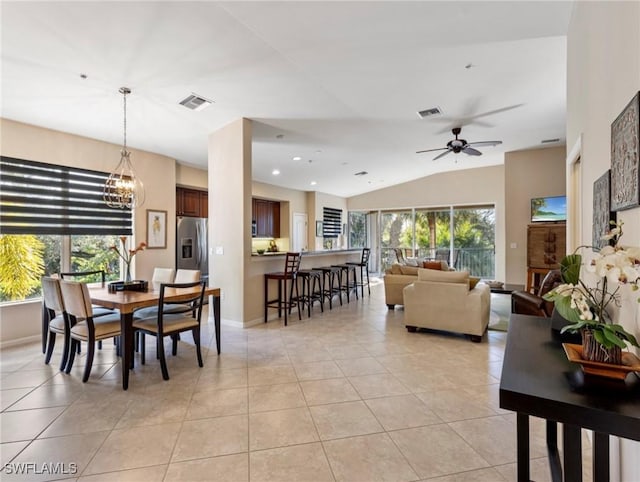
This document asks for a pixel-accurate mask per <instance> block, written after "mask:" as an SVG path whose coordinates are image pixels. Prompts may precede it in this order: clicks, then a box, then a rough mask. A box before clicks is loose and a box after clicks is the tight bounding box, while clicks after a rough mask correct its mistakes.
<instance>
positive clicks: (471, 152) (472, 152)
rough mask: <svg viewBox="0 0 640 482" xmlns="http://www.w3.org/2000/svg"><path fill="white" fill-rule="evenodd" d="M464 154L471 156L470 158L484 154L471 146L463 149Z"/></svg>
mask: <svg viewBox="0 0 640 482" xmlns="http://www.w3.org/2000/svg"><path fill="white" fill-rule="evenodd" d="M462 152H464V153H465V154H469V155H470V156H481V155H482V152H480V151H478V150H476V149H474V148H473V147H469V144H467V145H466V147H465V148H464V149H462Z"/></svg>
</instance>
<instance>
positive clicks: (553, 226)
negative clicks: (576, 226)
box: [526, 223, 567, 292]
mask: <svg viewBox="0 0 640 482" xmlns="http://www.w3.org/2000/svg"><path fill="white" fill-rule="evenodd" d="M566 233H567V226H566V224H565V223H532V224H529V226H528V227H527V288H526V289H527V291H529V292H531V291H533V292H536V291H538V288H539V286H540V283H541V281H542V278H543V277H544V276H545V275H546V274H547V273H548V272H549V271H550V270H552V269H557V268H559V267H560V261H562V258H563V257H564V255H565V254H566V251H567V238H566V237H567V234H566Z"/></svg>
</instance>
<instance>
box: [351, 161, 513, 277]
mask: <svg viewBox="0 0 640 482" xmlns="http://www.w3.org/2000/svg"><path fill="white" fill-rule="evenodd" d="M504 182H505V179H504V166H492V167H484V168H478V169H467V170H462V171H454V172H446V173H441V174H434V175H432V176H428V177H423V178H421V179H416V180H415V181H410V182H406V183H404V184H399V185H397V186H391V187H388V188H385V189H379V190H377V191H372V192H369V193H366V194H362V195H360V196H354V197H351V198H349V199H348V201H347V204H348V208H349V210H350V211H358V210H363V211H372V210H378V209H401V208H412V207H416V208H422V207H434V206H449V205H465V204H466V205H473V204H494V205H495V208H496V278H497V279H502V280H504V279H505V278H504V276H505V254H504V251H505V237H504V236H505V225H504V223H505V198H504V194H505V192H504V189H503V186H504Z"/></svg>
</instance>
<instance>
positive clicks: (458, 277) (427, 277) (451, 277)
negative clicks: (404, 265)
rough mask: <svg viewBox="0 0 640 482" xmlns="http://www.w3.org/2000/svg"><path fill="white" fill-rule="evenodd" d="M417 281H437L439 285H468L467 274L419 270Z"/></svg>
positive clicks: (463, 272)
mask: <svg viewBox="0 0 640 482" xmlns="http://www.w3.org/2000/svg"><path fill="white" fill-rule="evenodd" d="M418 281H439V282H441V283H468V282H469V272H468V271H438V270H435V269H420V270H418Z"/></svg>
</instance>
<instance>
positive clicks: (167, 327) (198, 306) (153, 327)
mask: <svg viewBox="0 0 640 482" xmlns="http://www.w3.org/2000/svg"><path fill="white" fill-rule="evenodd" d="M205 286H206V283H205V282H204V281H195V282H191V283H163V284H161V285H160V299H159V300H158V307H157V315H156V316H151V317H149V318H144V319H134V321H133V329H134V330H135V331H136V332H139V333H140V342H141V358H140V359H141V363H142V364H143V365H144V364H145V335H153V336H155V337H156V352H157V354H158V358H159V359H160V368H161V370H162V378H163V379H165V380H169V370H168V369H167V361H166V357H165V353H164V337H165V336H170V337H171V339H172V342H173V349H172V352H173V355H174V356H175V354H176V353H177V344H178V337H177V335H178V334H179V333H182V332H184V331H191V333H192V335H193V341H194V342H195V345H196V354H197V357H198V366H199V367H201V368H202V366H203V363H202V353H201V351H200V320H201V319H202V305H203V304H204V291H205ZM195 287H200V289H198V290H193V289H192V290H191V291H192V292H193V294H192V295H189V297H188V298H187V299H183V300H182V301H181V305H182V306H183V309H182V311H180V312H171V313H164V311H163V306H165V301H164V297H165V293H166V292H167V290H171V291H176V292H180V290H186V289H189V288H195ZM175 306H178V305H175ZM192 312H195V313H196V316H195V317H194V316H193V314H192Z"/></svg>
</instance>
